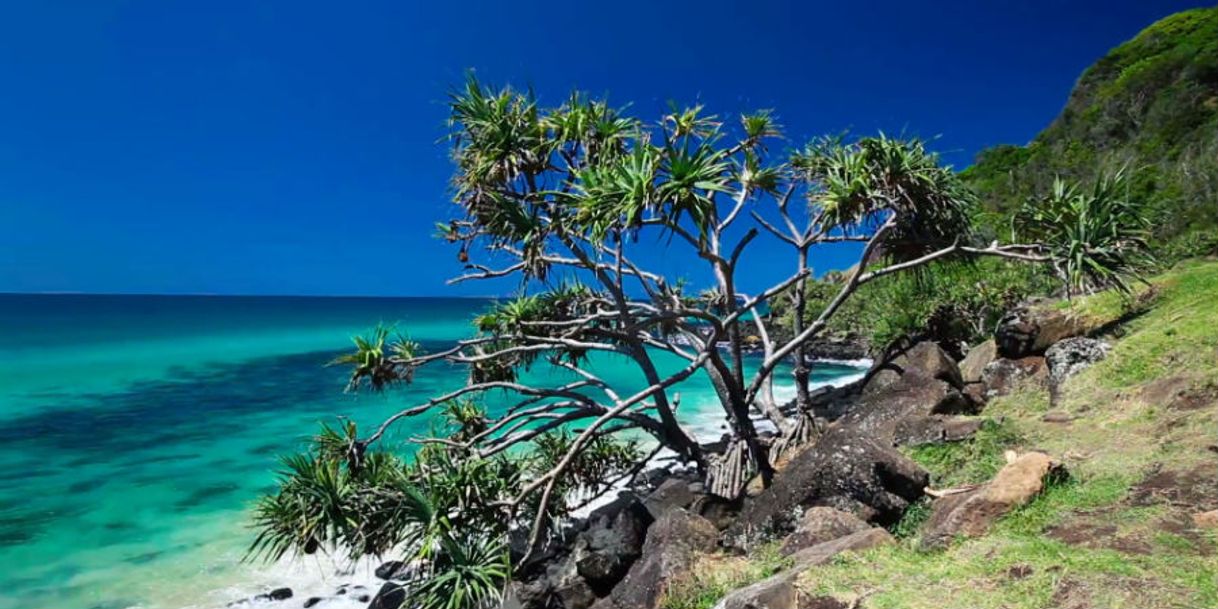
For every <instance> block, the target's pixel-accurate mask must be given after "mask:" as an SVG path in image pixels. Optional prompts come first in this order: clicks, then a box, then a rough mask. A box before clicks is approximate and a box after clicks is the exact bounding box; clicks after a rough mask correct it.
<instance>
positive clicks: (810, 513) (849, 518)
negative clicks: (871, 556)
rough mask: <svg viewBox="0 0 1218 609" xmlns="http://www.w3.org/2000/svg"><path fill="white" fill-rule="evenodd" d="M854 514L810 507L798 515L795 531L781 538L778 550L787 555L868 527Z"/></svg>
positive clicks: (868, 527)
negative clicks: (801, 514)
mask: <svg viewBox="0 0 1218 609" xmlns="http://www.w3.org/2000/svg"><path fill="white" fill-rule="evenodd" d="M870 528H871V525H869V524H867V523H866V522H863V521H862V520H860V519H859V518H858V517H857V516H855V515H854V514H850V513H848V512H843V511H841V510H835V509H833V508H830V507H812V508H808V510H807V511H805V512H804V515H803V516H801V517H800V519H799V524H797V525H796V526H795V532H793V533H791V534H790V535H787V537H786V539H783V540H782V546H781V547H779V549H778V552H779V553H780V554H782V555H783V556H789V555H791V554H794V553H796V552H798V551H800V550H803V549H805V548H810V547H812V546H815V545H818V544H822V543H825V542H827V541H833V540H834V539H838V538H840V537H845V536H847V535H850V534H852V533H857V532H859V531H865V530H867V529H870Z"/></svg>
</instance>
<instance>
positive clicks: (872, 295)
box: [772, 258, 1056, 350]
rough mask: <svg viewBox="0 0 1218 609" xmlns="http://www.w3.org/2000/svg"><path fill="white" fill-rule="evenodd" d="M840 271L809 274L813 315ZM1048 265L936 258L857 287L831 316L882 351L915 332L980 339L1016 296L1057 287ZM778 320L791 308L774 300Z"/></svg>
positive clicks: (835, 324) (832, 291)
mask: <svg viewBox="0 0 1218 609" xmlns="http://www.w3.org/2000/svg"><path fill="white" fill-rule="evenodd" d="M843 281H844V279H843V278H842V277H840V276H832V275H826V277H824V278H822V279H820V280H815V281H809V282H808V285H807V294H808V299H809V305H808V311H807V316H808V319H809V320H811V319H814V318H815V317H816V316H817V315H819V314H820V312H821V311H822V310H823V309H824V307H825V306H827V305H828V304H829V302H830V301H831V300H832V299H833V297H834V296H836V295H837V292H838V291H839V290H840V289H841V284H842V282H843ZM1055 285H1056V284H1055V282H1054V281H1053V278H1052V276H1051V275H1050V274H1049V273H1048V269H1047V268H1045V267H1043V266H1038V265H1028V264H1022V263H1015V262H1009V261H1005V260H1000V259H996V258H981V259H977V260H971V261H952V262H947V263H934V264H931V265H928V266H927V267H925V268H923V269H921V270H920V272H918V273H916V274H896V275H890V276H888V277H883V278H881V279H879V280H877V281H875V282H873V283H870V284H866V285H864V286H863V287H862V288H860V289H859V292H858V294H857V295H855V297H854V298H851V299H850V300H848V301H846V303H845V304H844V305H843V306H842V308H841V309H839V310H838V313H837V315H835V316H834V317H833V318H832V319H831V320H830V322H829V326H830V329H831V330H832V331H834V332H836V333H838V334H851V335H857V336H861V337H864V338H865V339H867V341H868V342H869V343H870V344H871V345H872V347H873V349H876V350H882V349H884V348H886V347H887V346H889V345H892V344H894V343H896V342H898V341H900V340H902V339H905V338H909V337H920V338H931V339H935V340H941V341H943V342H965V343H970V344H972V343H976V342H979V341H981V340H984V339H985V338H987V337H988V336H989V335H991V334H992V333H993V330H994V328H995V326H996V325H997V323H998V320H999V318H1000V317H1001V316H1002V314H1003V313H1004V312H1006V311H1007V310H1008V309H1009V308H1010V307H1011V306H1012V305H1014V304H1015V303H1017V302H1019V301H1021V300H1023V299H1025V298H1027V297H1029V296H1032V295H1037V294H1044V293H1048V292H1050V291H1052V290H1053V288H1054V286H1055ZM775 305H776V306H775V307H774V308H773V310H772V311H773V313H774V315H775V316H776V319H778V322H777V325H780V326H786V325H788V324H789V321H787V320H789V317H790V315H792V314H793V312H792V310H791V309H790V307H789V306H788V305H787V303H786V302H785V301H784V300H783V299H776V301H775Z"/></svg>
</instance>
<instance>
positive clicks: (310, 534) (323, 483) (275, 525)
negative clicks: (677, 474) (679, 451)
mask: <svg viewBox="0 0 1218 609" xmlns="http://www.w3.org/2000/svg"><path fill="white" fill-rule="evenodd" d="M445 413H446V415H447V417H448V418H449V419H450V425H451V426H450V428H449V429H448V431H449V432H450V435H448V436H447V438H446V441H444V442H429V443H426V444H424V445H423V446H422V447H421V448H420V449H419V450H418V451H416V452H415V453H414V455H413V459H412V460H411V461H409V462H408V461H406V460H403V459H402V458H400V457H398V456H397V455H395V454H392V453H388V452H383V451H371V452H368V453H367V454H364V450H363V447H362V446H361V445H360V443H359V441H358V440H357V436H356V428H355V425H354V424H353V423H346V424H344V426H343V427H342V429H337V430H336V429H333V428H330V427H328V426H327V427H323V428H322V431H321V433H319V434H318V436H317V437H315V438H314V442H313V446H312V449H311V450H310V451H309V452H306V453H303V454H296V455H290V456H287V457H285V458H284V459H283V468H282V469H281V471H280V472H279V489H278V491H277V492H276V493H275V494H273V495H270V496H267V497H264V498H263V499H262V500H261V501H259V503H258V505H257V506H256V508H255V512H254V513H255V515H254V527H255V529H257V530H258V535H257V537H256V538H255V540H254V542H253V544H252V546H251V548H250V551H249V556H250V557H251V558H256V557H260V558H264V559H268V560H278V559H280V558H282V557H283V556H285V555H287V554H289V553H292V552H298V553H302V554H313V553H315V552H319V551H322V552H328V553H333V552H340V553H345V554H346V555H347V556H348V557H349V558H351V559H355V558H359V557H361V556H368V555H372V556H382V555H385V554H389V553H399V554H401V555H403V557H404V558H405V559H407V560H408V561H410V562H411V563H412V564H414V565H416V566H417V567H418V568H417V569H416V570H415V574H414V578H413V579H412V580H411V581H409V582H406V587H405V590H406V594H407V604H406V606H409V607H417V608H418V609H441V608H443V609H482V608H484V607H491V606H494V604H495V603H497V602H498V600H499V597H500V595H501V592H502V589H503V587H504V585H505V584H506V582H507V580H508V578H509V577H510V575H511V563H510V560H509V552H508V546H507V543H506V539H507V536H508V533H509V531H510V530H511V529H512V528H514V527H518V526H523V525H524V524H525V522H526V520H528V517H529V516H531V514H528V513H527V512H524V513H516V512H514V511H512V510H511V509H509V507H507V506H508V502H509V501H510V500H511V499H512V498H513V497H515V496H516V495H517V494H518V493H520V492H521V489H522V487H523V484H524V483H525V482H526V481H528V480H530V479H532V478H533V477H535V476H539V475H542V474H544V473H545V472H546V471H548V470H549V469H550V468H553V467H554V466H555V465H556V464H557V462H558V461H559V460H561V459H562V457H563V454H564V452H565V450H567V449H569V448H570V446H571V444H572V443H573V442H574V439H573V437H572V435H571V433H570V432H568V431H565V430H557V431H552V432H548V433H545V434H542V435H540V436H538V437H537V438H536V440H535V441H534V443H533V448H532V450H530V451H528V452H526V453H524V454H522V455H515V456H510V457H509V456H505V455H499V456H495V457H490V458H482V457H480V456H478V455H477V454H476V453H475V452H474V451H472V450H470V449H467V448H463V447H461V445H460V442H462V441H464V440H466V439H468V438H469V437H470V436H471V435H473V434H476V433H480V432H481V431H482V430H484V429H485V422H486V412H485V410H484V409H483V408H481V407H480V406H478V405H476V404H473V403H471V402H452V403H450V404H448V405H446V407H445ZM353 455H359V458H353ZM638 462H639V453H638V449H637V447H636V446H635V444H633V443H629V442H628V443H622V442H618V441H616V440H613V439H611V438H608V437H599V438H597V439H595V440H594V441H592V442H591V443H590V444H589V446H588V448H587V450H585V451H584V452H582V453H581V454H580V455H579V458H578V459H576V462H575V463H574V464H573V465H572V467H570V468H569V469H568V470H567V471H566V472H565V473H564V474H563V476H562V477H561V479H560V484H558V485H557V486H556V488H557V489H558V492H559V494H560V495H561V497H560V498H559V500H558V501H555V502H551V503H550V504H549V505H547V506H546V510H547V515H548V518H549V519H550V521H551V522H557V521H558V520H557V519H558V518H559V517H560V516H561V515H562V514H563V513H565V511H566V510H567V509H569V506H568V504H567V499H566V498H567V496H568V495H570V494H573V493H579V492H586V491H588V490H591V489H596V488H598V485H599V484H601V483H602V481H603V480H606V479H609V478H611V477H613V476H615V475H618V474H619V473H621V472H624V471H626V470H627V469H628V468H630V467H632V466H633V465H635V464H636V463H638ZM532 499H533V500H532V501H531V502H529V503H528V506H529V507H530V508H531V509H536V508H539V507H540V506H539V505H537V504H538V502H537V501H536V498H535V497H534V498H532Z"/></svg>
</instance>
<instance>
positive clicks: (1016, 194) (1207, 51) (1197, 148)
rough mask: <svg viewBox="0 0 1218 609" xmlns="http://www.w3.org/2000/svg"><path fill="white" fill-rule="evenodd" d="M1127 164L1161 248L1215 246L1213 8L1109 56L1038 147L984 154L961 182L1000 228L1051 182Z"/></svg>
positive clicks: (1217, 104) (1216, 43) (1216, 51)
mask: <svg viewBox="0 0 1218 609" xmlns="http://www.w3.org/2000/svg"><path fill="white" fill-rule="evenodd" d="M1126 164H1128V165H1129V166H1130V167H1131V168H1134V169H1137V170H1138V173H1137V179H1136V180H1135V185H1134V188H1135V194H1138V195H1139V196H1142V197H1144V198H1145V199H1146V200H1147V201H1148V202H1149V203H1150V204H1151V205H1152V206H1153V208H1154V209H1155V217H1156V218H1158V219H1159V220H1160V221H1159V222H1157V223H1156V229H1157V232H1158V234H1157V237H1158V240H1159V242H1160V244H1162V245H1165V246H1169V247H1174V248H1186V249H1187V248H1189V247H1191V252H1190V253H1196V250H1197V249H1198V247H1201V249H1205V247H1210V248H1212V247H1213V244H1214V243H1216V242H1218V241H1216V239H1218V238H1215V237H1213V235H1212V231H1213V230H1214V229H1215V228H1216V227H1218V8H1208V9H1196V10H1191V11H1186V12H1183V13H1178V14H1175V15H1172V16H1170V17H1167V18H1165V19H1163V20H1161V21H1159V22H1158V23H1155V24H1154V25H1151V26H1150V27H1148V28H1146V29H1145V30H1144V31H1143V32H1141V33H1140V34H1138V36H1137V37H1135V38H1134V39H1133V40H1130V41H1128V42H1126V43H1124V44H1122V45H1120V46H1118V47H1117V48H1115V49H1113V50H1112V51H1111V52H1109V53H1108V55H1106V56H1105V57H1104V58H1103V59H1101V60H1099V61H1098V62H1096V64H1095V65H1093V66H1091V67H1090V68H1089V69H1088V70H1087V71H1086V72H1084V73H1083V75H1082V76H1081V77H1080V78H1079V81H1078V83H1077V84H1076V85H1075V87H1074V90H1073V91H1072V92H1071V94H1070V97H1069V100H1068V102H1067V103H1066V106H1065V108H1064V109H1063V110H1062V113H1061V115H1060V116H1058V118H1057V119H1056V120H1054V121H1053V123H1052V124H1051V125H1049V127H1048V128H1046V129H1045V130H1044V131H1043V132H1041V133H1040V135H1038V136H1037V137H1036V139H1035V140H1033V141H1032V142H1031V143H1030V144H1029V145H1027V146H998V147H995V148H991V149H988V150H985V151H983V152H982V153H981V154H980V155H979V156H978V159H977V162H976V164H975V165H974V166H973V167H970V168H969V169H967V170H965V172H964V175H965V176H966V177H967V179H968V180H969V181H970V182H971V183H972V184H973V186H974V187H975V188H976V190H977V191H978V192H979V194H980V195H981V198H982V201H983V205H984V209H985V210H986V213H987V218H986V219H987V220H988V221H989V223H991V224H992V225H994V226H995V227H997V228H999V229H1001V227H1003V226H1006V225H1007V218H1008V217H1009V214H1010V213H1011V212H1012V211H1013V209H1015V208H1016V207H1017V206H1018V205H1019V203H1020V202H1021V201H1023V200H1024V199H1025V198H1027V197H1029V196H1032V195H1035V194H1037V193H1044V192H1046V191H1047V189H1048V188H1049V185H1050V184H1051V183H1052V180H1053V178H1054V176H1056V175H1061V176H1063V177H1067V178H1071V179H1076V180H1081V181H1087V180H1089V179H1091V178H1093V177H1094V176H1095V174H1096V172H1097V171H1098V170H1100V169H1101V168H1115V167H1120V166H1123V165H1126ZM1207 233H1208V234H1207ZM1207 237H1208V241H1207ZM1202 241H1204V242H1205V243H1197V242H1202Z"/></svg>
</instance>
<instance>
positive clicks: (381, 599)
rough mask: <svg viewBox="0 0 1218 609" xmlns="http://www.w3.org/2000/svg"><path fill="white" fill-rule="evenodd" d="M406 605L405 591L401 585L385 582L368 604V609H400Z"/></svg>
mask: <svg viewBox="0 0 1218 609" xmlns="http://www.w3.org/2000/svg"><path fill="white" fill-rule="evenodd" d="M405 603H406V589H405V588H403V587H402V586H401V584H395V583H393V582H385V585H383V586H381V589H380V590H379V591H378V592H377V593H376V596H375V597H373V598H372V602H370V603H369V604H368V609H401V607H402V605H403V604H405Z"/></svg>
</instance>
